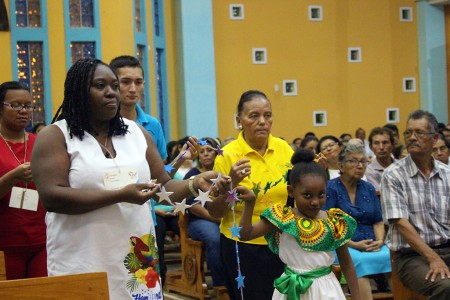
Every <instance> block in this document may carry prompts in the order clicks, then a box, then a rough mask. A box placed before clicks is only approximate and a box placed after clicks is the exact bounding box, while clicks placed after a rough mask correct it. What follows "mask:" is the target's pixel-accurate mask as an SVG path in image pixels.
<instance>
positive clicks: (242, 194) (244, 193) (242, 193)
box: [236, 185, 256, 205]
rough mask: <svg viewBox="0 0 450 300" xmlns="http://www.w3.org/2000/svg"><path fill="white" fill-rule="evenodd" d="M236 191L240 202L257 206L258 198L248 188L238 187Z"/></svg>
mask: <svg viewBox="0 0 450 300" xmlns="http://www.w3.org/2000/svg"><path fill="white" fill-rule="evenodd" d="M236 191H237V192H239V196H238V198H239V199H240V200H244V201H245V204H247V203H248V204H253V205H254V204H255V202H256V197H255V194H254V193H253V192H252V191H250V190H249V189H248V188H246V187H245V186H241V185H240V186H238V187H236Z"/></svg>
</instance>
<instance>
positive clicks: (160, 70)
mask: <svg viewBox="0 0 450 300" xmlns="http://www.w3.org/2000/svg"><path fill="white" fill-rule="evenodd" d="M152 3H153V33H154V34H153V42H154V48H155V53H154V54H155V62H154V63H155V73H156V77H155V81H156V82H155V83H156V84H155V86H156V107H157V108H158V117H159V120H160V122H161V126H162V128H163V130H164V134H165V136H166V140H170V120H169V100H168V99H169V95H168V89H167V63H166V38H165V31H164V2H163V1H161V0H153V1H152Z"/></svg>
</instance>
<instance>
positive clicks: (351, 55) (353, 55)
mask: <svg viewBox="0 0 450 300" xmlns="http://www.w3.org/2000/svg"><path fill="white" fill-rule="evenodd" d="M361 61H362V52H361V48H360V47H351V48H348V62H352V63H353V62H361Z"/></svg>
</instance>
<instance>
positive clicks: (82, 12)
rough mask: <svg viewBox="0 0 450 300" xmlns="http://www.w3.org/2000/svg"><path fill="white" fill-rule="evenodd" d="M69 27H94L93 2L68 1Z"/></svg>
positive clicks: (84, 0) (87, 0)
mask: <svg viewBox="0 0 450 300" xmlns="http://www.w3.org/2000/svg"><path fill="white" fill-rule="evenodd" d="M69 16H70V27H94V4H93V0H69Z"/></svg>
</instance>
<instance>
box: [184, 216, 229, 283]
mask: <svg viewBox="0 0 450 300" xmlns="http://www.w3.org/2000/svg"><path fill="white" fill-rule="evenodd" d="M188 233H189V236H190V237H191V239H193V240H197V241H202V242H203V243H205V245H206V263H207V264H208V268H209V269H210V270H211V276H212V280H213V285H214V286H220V285H225V280H224V278H223V272H224V269H223V266H222V260H221V258H220V230H219V225H218V224H216V223H214V222H211V221H208V220H205V219H197V218H195V219H191V220H189V226H188Z"/></svg>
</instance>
